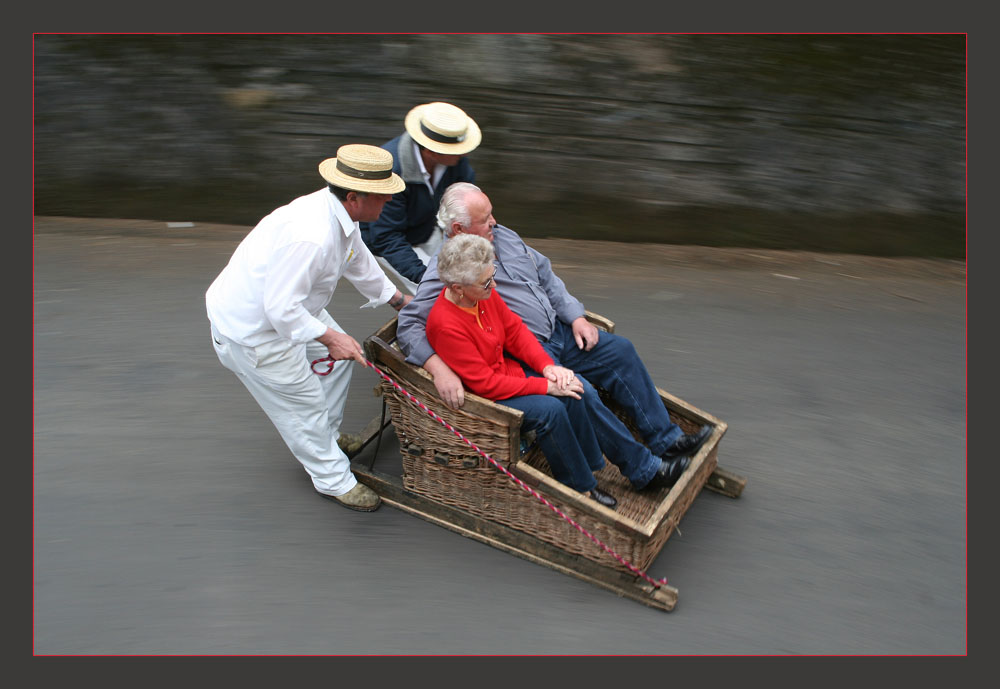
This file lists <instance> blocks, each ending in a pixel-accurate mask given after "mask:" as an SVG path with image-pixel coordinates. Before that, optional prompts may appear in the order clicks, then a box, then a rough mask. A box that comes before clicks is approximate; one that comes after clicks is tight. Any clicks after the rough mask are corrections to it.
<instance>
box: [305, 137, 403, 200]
mask: <svg viewBox="0 0 1000 689" xmlns="http://www.w3.org/2000/svg"><path fill="white" fill-rule="evenodd" d="M319 174H321V175H322V176H323V179H325V180H326V181H327V182H328V183H330V184H332V185H334V186H335V187H341V188H342V189H350V190H352V191H367V192H369V193H372V194H395V193H396V192H397V191H403V189H405V188H406V183H405V182H404V181H403V178H402V177H400V176H399V175H397V174H396V173H395V172H393V171H392V154H391V153H389V151H387V150H385V149H384V148H379V147H378V146H368V145H366V144H347V145H346V146H341V147H340V148H338V149H337V157H336V158H327V159H326V160H324V161H323V162H322V163H320V164H319Z"/></svg>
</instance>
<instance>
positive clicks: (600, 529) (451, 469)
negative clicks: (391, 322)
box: [382, 384, 718, 572]
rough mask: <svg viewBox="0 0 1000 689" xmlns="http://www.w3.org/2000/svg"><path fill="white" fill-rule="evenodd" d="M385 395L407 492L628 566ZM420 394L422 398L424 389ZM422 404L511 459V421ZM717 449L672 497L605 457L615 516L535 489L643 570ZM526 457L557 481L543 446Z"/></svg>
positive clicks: (604, 478) (685, 422)
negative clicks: (634, 483)
mask: <svg viewBox="0 0 1000 689" xmlns="http://www.w3.org/2000/svg"><path fill="white" fill-rule="evenodd" d="M382 393H383V395H384V396H385V400H386V403H387V405H388V407H389V411H390V413H391V415H392V420H393V424H394V426H395V427H396V433H397V436H398V438H399V442H400V452H401V454H402V459H403V485H404V487H405V488H406V489H407V490H410V491H413V492H415V493H418V494H420V495H423V496H425V497H427V498H429V499H431V500H434V501H436V502H438V503H441V504H445V505H449V506H451V507H455V508H458V509H461V510H463V511H465V512H468V513H470V514H473V515H475V516H478V517H481V518H483V519H486V520H489V521H492V522H496V523H499V524H503V525H505V526H508V527H510V528H513V529H516V530H518V531H521V532H524V533H527V534H530V535H532V536H535V537H536V538H539V539H541V540H543V541H546V542H548V543H551V544H553V545H555V546H557V547H558V548H560V549H562V550H565V551H567V552H569V553H573V554H576V555H580V556H582V557H585V558H587V559H589V560H592V561H594V562H597V563H599V564H601V565H605V566H609V567H612V568H615V569H618V570H621V571H626V572H627V571H629V570H628V568H627V567H626V566H625V565H623V564H621V563H620V562H619V561H618V560H617V559H615V558H614V557H613V556H612V555H610V554H608V553H607V552H606V551H605V550H604V549H603V548H601V547H600V546H599V545H598V544H596V543H594V541H592V540H591V539H590V538H588V537H587V536H586V535H585V534H583V533H581V532H580V531H579V530H577V529H576V528H575V527H573V525H572V524H570V523H568V522H567V521H566V520H564V519H563V518H562V517H560V516H559V515H558V514H556V513H555V512H553V511H552V509H550V508H549V507H548V506H546V505H545V504H543V503H542V502H541V501H539V500H538V499H537V498H536V497H534V496H533V495H531V494H530V493H528V492H527V491H525V490H524V489H523V488H521V487H520V486H518V485H517V484H516V483H515V482H514V481H513V480H511V479H510V478H509V477H508V476H506V475H505V474H503V473H502V472H500V471H499V470H497V469H496V468H495V467H493V466H492V464H490V463H489V462H488V461H486V460H485V459H483V458H482V457H481V456H480V455H479V454H478V453H477V452H476V451H475V450H474V449H472V448H471V447H469V446H468V445H467V444H466V443H464V442H463V441H462V440H461V439H460V438H458V437H457V436H456V435H455V434H454V433H453V432H451V431H450V430H448V429H447V428H445V427H444V426H443V425H441V423H439V422H438V421H436V420H434V419H433V418H431V416H430V415H428V414H427V412H425V411H424V410H422V409H419V408H418V407H416V406H415V405H414V404H412V402H410V401H409V400H408V399H407V398H406V397H404V396H403V395H402V394H400V393H399V392H398V391H396V390H395V389H394V388H393V387H392V386H390V385H388V384H383V386H382ZM415 396H416V397H418V398H421V397H422V396H421V395H419V394H418V395H415ZM421 402H423V403H424V404H425V405H427V406H428V407H430V408H432V409H433V410H434V412H435V413H436V414H438V415H439V416H440V417H441V418H443V419H444V420H445V421H447V422H448V423H449V424H451V425H452V426H453V427H454V428H456V429H457V430H459V432H461V433H462V434H463V435H464V436H465V437H466V438H468V439H469V440H470V441H472V442H473V443H475V444H476V445H477V446H478V447H479V448H480V449H481V450H483V452H485V453H486V454H488V455H490V456H491V457H493V458H494V459H495V460H496V461H497V462H499V463H500V464H501V465H502V466H504V467H508V466H509V465H510V461H511V458H510V457H509V453H510V444H509V439H508V438H509V435H508V429H507V427H506V426H504V425H502V424H500V423H498V422H495V421H490V420H488V419H482V418H479V417H475V416H472V415H469V414H465V413H463V412H461V411H454V410H451V409H450V408H447V407H445V406H444V405H441V404H440V402H437V401H436V400H428V399H421ZM616 407H617V405H613V404H611V405H610V408H612V409H613V410H614V411H615V412H616V414H618V416H619V418H621V419H622V421H623V422H624V423H625V424H626V426H628V427H629V428H630V429H631V430H632V432H633V434H637V432H636V429H635V426H634V424H633V423H632V421H631V419H630V418H628V417H627V416H626V415H624V414H623V413H622V412H621V409H620V408H616ZM672 418H673V420H674V421H675V423H678V424H679V425H681V427H682V428H684V429H685V431H689V430H691V429H693V428H695V427H697V426H698V425H699V423H698V422H697V421H695V420H692V419H687V418H683V417H679V416H677V415H675V414H672ZM637 437H638V436H637ZM717 449H718V448H717V447H712V448H711V451H710V452H709V453H708V455H707V457H706V460H705V461H704V462H703V463H702V464H701V465H700V466H699V467H698V470H697V472H696V474H695V475H693V476H691V477H690V478H689V480H688V481H687V484H686V487H685V488H684V489H683V491H681V492H678V491H673V493H676V494H674V495H671V493H672V491H671V489H661V490H659V491H651V492H637V491H635V490H633V489H632V488H631V485H630V483H629V481H628V480H627V479H626V478H625V477H624V476H622V475H621V473H620V472H619V471H618V469H617V467H615V466H614V465H612V464H611V463H610V462H607V463H606V464H605V466H604V468H603V469H601V471H599V472H598V473H597V474H596V477H597V481H598V484H599V485H600V487H601V489H602V490H605V491H606V492H608V493H611V494H612V495H614V497H615V498H617V499H618V506H617V508H616V510H615V515H616V518H612V519H608V518H601V517H596V516H594V515H593V514H591V513H589V512H586V511H582V510H580V509H578V508H577V507H576V506H575V504H574V503H579V502H580V501H584V500H589V498H587V497H586V496H584V495H583V494H580V495H579V498H578V499H577V500H568V499H566V498H565V497H564V496H562V495H558V494H554V493H553V492H551V491H546V490H545V486H544V485H543V486H540V487H539V488H538V489H537V490H539V491H540V492H541V493H542V494H544V495H545V497H546V499H547V500H549V501H550V502H551V503H552V504H553V505H555V506H556V507H557V508H558V509H559V510H561V511H562V512H563V513H564V514H565V515H566V516H567V517H569V518H571V519H572V520H574V521H575V522H577V523H578V524H579V525H580V526H581V527H583V528H584V529H586V530H587V531H588V532H590V533H591V534H592V535H593V536H594V537H595V538H597V539H599V540H600V541H602V542H604V543H605V544H606V545H607V546H608V547H609V548H611V549H612V550H614V551H615V552H617V553H618V554H619V555H620V556H622V557H623V558H625V559H626V560H627V561H629V562H631V564H632V565H633V566H635V567H638V568H639V569H643V570H644V569H645V568H647V567H648V566H649V565H650V564H651V563H652V561H653V560H654V559H655V558H656V556H657V555H658V554H659V552H660V550H661V549H662V548H663V545H664V544H665V543H666V541H667V539H668V538H669V537H670V536H671V534H672V533H673V531H674V529H675V527H676V526H677V524H678V522H679V521H680V519H681V517H682V516H683V514H684V512H685V511H686V510H687V508H688V507H689V506H690V504H691V502H692V501H693V500H694V497H695V496H696V495H697V494H698V492H699V491H700V490H701V488H702V486H703V485H704V483H705V481H706V480H707V479H708V477H709V475H711V473H712V471H713V470H714V469H715V465H716V461H717V459H716V458H717ZM520 460H521V461H523V462H525V463H527V464H529V465H530V466H532V467H533V468H535V469H537V470H538V471H539V472H541V473H543V474H544V475H545V477H546V478H547V479H549V480H550V482H551V483H552V484H556V483H557V482H556V480H555V479H554V478H552V475H551V470H550V469H549V466H548V462H547V461H546V460H545V457H544V455H543V454H542V453H541V452H540V451H539V450H538V448H537V446H535V447H533V448H532V449H530V450H529V451H528V452H527V453H526V454H525V455H524V456H523V457H521V458H520ZM665 500H672V505H671V507H670V509H669V510H668V511H667V512H666V514H665V515H662V514H661V515H660V518H659V521H658V523H655V524H654V523H652V522H653V518H654V513H656V512H657V510H658V509H659V508H660V506H661V505H662V504H663V502H664V501H665ZM617 517H626V518H628V519H631V520H633V521H635V522H637V523H639V524H641V525H643V526H645V527H646V529H647V530H651V531H652V535H651V536H649V537H642V536H636V535H635V533H634V531H631V530H626V529H623V528H622V527H621V523H620V521H619V520H618V519H617Z"/></svg>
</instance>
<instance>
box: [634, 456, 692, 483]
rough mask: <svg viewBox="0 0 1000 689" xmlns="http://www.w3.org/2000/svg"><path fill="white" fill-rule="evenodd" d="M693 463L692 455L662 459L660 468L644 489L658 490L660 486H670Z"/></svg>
mask: <svg viewBox="0 0 1000 689" xmlns="http://www.w3.org/2000/svg"><path fill="white" fill-rule="evenodd" d="M689 464H691V458H690V457H675V458H673V459H661V460H660V468H659V469H658V470H657V471H656V473H655V474H654V475H653V478H651V479H650V480H649V483H647V484H646V485H645V486H644V487H643V490H657V489H659V488H669V487H670V486H672V485H674V484H675V483H677V479H679V478H680V477H681V474H683V473H684V470H685V469H687V468H688V465H689Z"/></svg>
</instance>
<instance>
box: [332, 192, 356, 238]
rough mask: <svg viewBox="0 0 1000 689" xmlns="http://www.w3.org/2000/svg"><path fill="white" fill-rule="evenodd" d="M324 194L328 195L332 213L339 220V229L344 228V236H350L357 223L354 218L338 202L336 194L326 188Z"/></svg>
mask: <svg viewBox="0 0 1000 689" xmlns="http://www.w3.org/2000/svg"><path fill="white" fill-rule="evenodd" d="M326 195H327V196H328V197H329V202H330V207H331V208H332V210H333V215H334V216H335V217H336V218H337V220H338V221H339V222H340V227H341V229H343V230H344V236H345V237H350V236H351V235H352V234H353V233H354V230H356V229H358V223H356V222H354V220H352V219H351V216H350V214H349V213H348V212H347V209H346V208H344V204H343V203H341V202H340V199H338V198H337V197H336V196H334V195H333V192H332V191H330V190H329V189H327V190H326Z"/></svg>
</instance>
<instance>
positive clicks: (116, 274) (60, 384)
mask: <svg viewBox="0 0 1000 689" xmlns="http://www.w3.org/2000/svg"><path fill="white" fill-rule="evenodd" d="M248 229H249V228H245V227H232V226H215V225H212V226H209V225H202V224H198V223H195V224H193V225H192V226H185V224H184V223H180V224H168V223H159V222H150V221H128V220H94V219H90V220H82V219H72V218H42V217H39V218H36V221H35V228H34V231H35V237H34V251H35V256H34V309H35V311H34V317H35V323H34V357H35V358H34V423H35V427H34V506H33V509H34V515H33V517H34V534H33V536H34V581H33V584H34V591H33V595H34V629H33V648H34V652H35V654H38V655H49V654H71V655H90V654H99V655H107V654H114V655H120V654H125V655H129V654H138V655H167V654H171V655H173V654H180V655H230V654H237V655H244V654H281V655H287V654H294V655H300V654H306V655H310V654H352V655H355V654H357V655H368V654H462V655H464V654H476V655H480V654H488V655H495V654H530V655H534V654H546V655H548V654H587V655H593V654H614V655H623V654H651V655H675V654H678V655H679V654H779V655H785V654H823V655H826V654H848V655H862V654H863V655H867V654H892V655H895V654H904V655H908V654H965V653H966V651H967V638H966V637H967V632H966V618H967V616H966V600H967V593H966V572H967V569H966V555H967V552H966V535H967V521H966V489H967V481H966V317H965V267H964V264H962V263H957V262H951V261H929V260H908V259H895V260H889V259H876V258H863V257H856V256H842V255H820V254H805V253H785V252H769V251H745V250H719V249H712V250H709V249H704V248H698V247H671V246H652V245H630V244H617V243H613V242H568V241H562V240H560V241H556V240H543V239H538V240H531V243H532V244H533V245H534V246H536V247H537V248H539V249H540V250H542V251H543V252H545V253H547V254H548V255H549V256H550V257H551V258H552V260H553V262H554V264H555V266H556V270H557V272H558V273H559V274H560V275H561V276H562V277H563V279H564V280H565V281H566V283H567V285H568V286H569V288H570V290H571V291H572V292H573V293H574V294H575V295H576V296H578V297H579V298H580V299H581V300H582V301H583V302H584V303H585V305H586V306H587V307H588V308H589V309H591V310H593V311H596V312H598V313H601V314H603V315H606V316H608V317H609V318H611V319H612V320H614V321H615V322H616V324H617V328H618V332H619V333H621V334H623V335H627V336H628V337H630V339H632V340H633V342H635V344H636V347H637V348H638V350H639V352H640V354H641V355H642V357H643V359H644V360H645V362H646V364H647V366H648V368H649V370H650V372H651V374H652V376H653V378H654V380H655V381H656V382H657V383H658V384H659V385H660V386H661V387H663V388H665V389H667V390H668V391H670V392H671V393H673V394H674V395H677V396H678V397H680V398H682V399H684V400H686V401H688V402H690V403H691V404H693V405H695V406H697V407H699V408H701V409H703V410H705V411H708V412H709V413H711V414H713V415H715V416H717V417H719V418H721V419H723V420H724V421H726V422H727V423H728V424H729V431H728V433H727V435H726V436H725V437H724V438H723V440H722V443H721V445H720V453H719V463H720V466H723V467H725V468H727V469H730V470H732V471H735V472H737V473H740V474H742V475H744V476H746V477H747V478H748V479H749V482H748V485H747V488H746V491H745V492H744V494H743V496H742V497H741V498H739V499H737V500H732V499H729V498H725V497H723V496H721V495H717V494H714V493H709V492H707V491H706V492H704V493H702V494H701V495H700V496H699V497H698V498H697V500H695V502H694V504H693V505H692V507H691V509H690V510H689V511H688V513H687V515H686V516H685V518H684V520H683V521H682V522H681V525H680V532H679V533H675V534H674V536H673V537H672V538H671V539H670V540H669V541H668V542H667V544H666V546H665V547H664V549H663V551H662V553H661V554H660V556H659V557H658V558H657V559H656V561H655V562H654V563H653V565H652V566H651V567H650V568H649V572H650V574H651V575H653V576H656V577H661V576H665V577H666V578H667V579H668V581H669V582H670V584H671V585H672V586H675V587H677V588H678V589H679V592H680V597H679V602H678V605H677V607H676V608H675V609H674V611H673V612H670V613H666V612H662V611H659V610H655V609H653V608H649V607H646V606H643V605H640V604H638V603H635V602H633V601H630V600H627V599H623V598H619V597H617V596H615V595H614V594H611V593H608V592H607V591H605V590H603V589H600V588H597V587H595V586H593V585H591V584H588V583H585V582H583V581H579V580H577V579H574V578H572V577H569V576H566V575H563V574H560V573H557V572H555V571H552V570H550V569H547V568H545V567H542V566H540V565H537V564H533V563H530V562H527V561H525V560H521V559H518V558H516V557H513V556H511V555H508V554H505V553H503V552H501V551H499V550H496V549H494V548H491V547H489V546H486V545H484V544H481V543H478V542H476V541H473V540H469V539H466V538H464V537H462V536H460V535H458V534H455V533H452V532H450V531H448V530H445V529H443V528H441V527H438V526H435V525H432V524H430V523H427V522H424V521H422V520H420V519H417V518H415V517H413V516H410V515H408V514H406V513H404V512H402V511H399V510H397V509H394V508H392V507H388V506H386V507H383V508H382V509H380V510H379V511H377V512H375V513H372V514H362V513H356V512H351V511H349V510H346V509H344V508H342V507H340V506H338V505H336V504H334V503H332V502H330V501H327V500H323V499H320V498H319V497H318V496H317V495H316V494H315V493H314V492H313V490H312V487H311V484H310V482H309V480H308V477H307V476H306V474H305V473H304V472H303V471H302V469H301V467H300V466H299V465H298V463H297V462H295V460H294V459H293V458H292V457H291V456H290V454H289V453H288V451H287V449H286V448H285V447H284V445H283V444H282V442H281V440H280V438H279V437H278V435H277V433H276V431H275V430H274V429H273V427H272V426H271V425H270V423H269V422H268V421H267V419H266V418H265V417H264V415H263V413H262V412H261V411H260V410H259V409H258V407H257V406H256V405H255V403H254V402H253V400H252V399H251V398H250V396H249V394H248V393H247V392H246V391H245V390H244V388H243V387H242V386H241V385H240V384H239V383H238V382H237V380H236V379H235V377H234V376H233V375H232V374H230V373H229V372H228V371H227V370H226V369H224V368H223V367H222V366H221V365H220V364H219V362H218V361H217V360H216V358H215V355H214V353H213V351H212V347H211V346H210V342H209V332H208V321H207V319H206V317H205V310H204V301H203V299H204V297H203V295H204V291H205V289H206V287H207V286H208V284H209V283H210V282H211V280H212V279H213V278H214V276H215V275H216V274H217V273H218V271H219V270H220V269H221V268H222V267H223V265H224V264H225V262H226V261H227V260H228V257H229V255H230V253H231V252H232V250H233V249H234V248H235V246H236V244H237V242H238V241H239V239H240V238H241V237H242V236H243V234H244V233H245V232H246V231H247V230H248ZM363 302H364V299H363V298H361V297H360V295H358V294H357V292H355V291H354V290H353V288H351V286H350V284H349V283H347V282H343V283H342V284H341V285H340V288H339V289H338V291H337V293H336V295H335V296H334V300H333V302H332V304H331V306H330V311H331V313H332V314H333V315H334V317H335V318H336V319H337V320H338V321H339V322H340V324H341V325H342V326H344V327H345V329H346V330H347V331H348V332H350V333H351V334H353V335H354V336H355V337H356V338H357V339H359V340H362V339H363V338H364V337H366V336H367V335H368V334H370V333H372V332H373V331H374V330H375V329H376V328H377V327H379V326H380V325H382V324H383V323H385V322H386V321H387V320H389V318H390V317H391V316H392V315H393V313H392V311H391V310H390V309H389V308H388V307H381V308H378V309H364V310H362V309H359V306H360V305H361V304H362V303H363ZM376 382H377V381H376V377H375V374H374V373H373V372H371V371H369V370H366V369H363V368H361V367H357V369H356V371H355V374H354V381H353V384H352V389H351V397H350V400H349V404H348V413H347V417H346V420H345V426H346V427H347V429H348V430H360V429H361V428H362V427H363V426H364V425H365V424H366V423H367V422H368V421H369V420H370V419H371V418H372V417H373V416H374V415H375V414H377V413H378V412H379V410H380V402H379V399H378V398H377V397H376V396H375V395H374V394H373V388H374V386H375V384H376ZM371 449H372V448H369V450H371ZM376 461H377V462H378V464H377V466H379V467H382V466H384V465H388V466H392V465H393V464H394V463H397V461H398V445H397V444H395V442H394V437H393V436H392V434H391V433H389V434H388V436H387V437H386V438H385V440H384V441H383V442H382V445H381V447H380V448H379V453H378V458H377V459H376Z"/></svg>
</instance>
